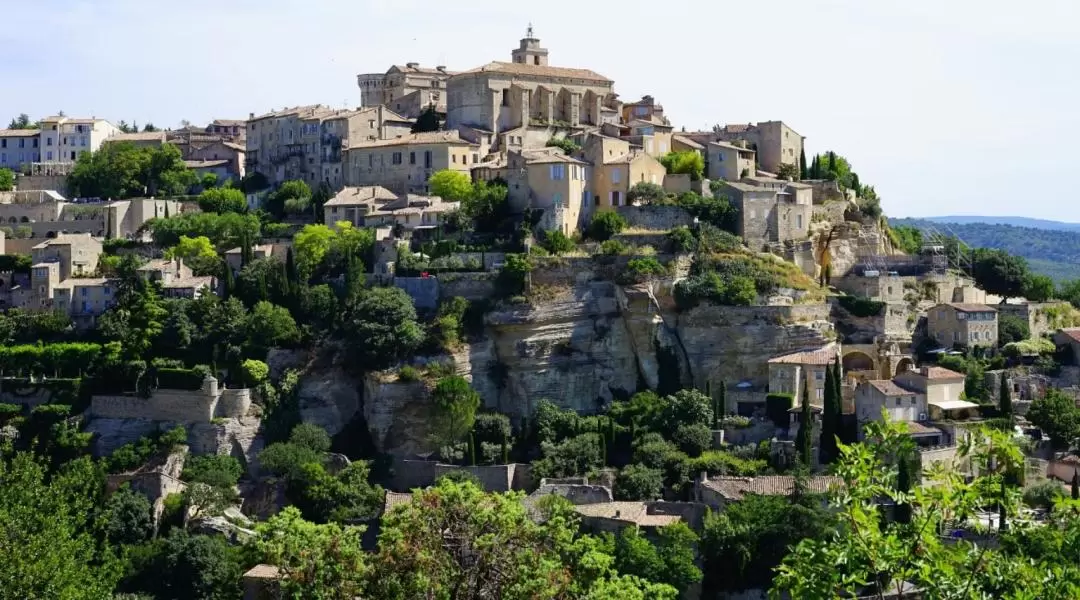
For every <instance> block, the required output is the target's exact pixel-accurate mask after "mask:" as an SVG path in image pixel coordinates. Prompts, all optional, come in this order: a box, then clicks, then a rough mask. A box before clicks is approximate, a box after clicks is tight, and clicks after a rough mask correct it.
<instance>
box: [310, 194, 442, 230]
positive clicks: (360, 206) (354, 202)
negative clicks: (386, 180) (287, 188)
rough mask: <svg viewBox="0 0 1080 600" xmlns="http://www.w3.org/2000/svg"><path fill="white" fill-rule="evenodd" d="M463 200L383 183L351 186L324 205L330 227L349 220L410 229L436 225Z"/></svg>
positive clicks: (430, 227) (356, 225)
mask: <svg viewBox="0 0 1080 600" xmlns="http://www.w3.org/2000/svg"><path fill="white" fill-rule="evenodd" d="M459 205H460V203H458V202H444V201H443V200H442V198H439V197H438V196H420V195H417V194H402V195H398V194H395V193H393V192H391V191H390V190H388V189H386V188H384V187H380V186H362V187H347V188H345V189H343V190H341V191H340V192H338V194H337V195H336V196H334V197H333V198H331V199H330V200H329V201H327V202H326V204H325V205H324V206H323V213H324V217H325V220H326V225H327V226H328V227H335V226H336V225H337V224H338V223H340V222H342V221H345V222H348V223H352V224H353V225H354V226H355V227H393V226H394V225H401V226H402V227H404V228H405V229H406V230H417V229H435V228H436V227H438V226H439V225H441V224H442V223H443V217H444V216H445V215H446V214H447V213H449V212H452V211H454V210H457V209H458V207H459Z"/></svg>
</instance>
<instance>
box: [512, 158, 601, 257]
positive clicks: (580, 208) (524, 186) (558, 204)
mask: <svg viewBox="0 0 1080 600" xmlns="http://www.w3.org/2000/svg"><path fill="white" fill-rule="evenodd" d="M507 163H508V169H507V176H506V181H507V184H508V185H509V188H510V191H509V201H510V205H511V206H512V207H513V208H514V209H515V210H517V211H519V212H520V211H523V210H524V209H526V208H535V209H541V210H543V211H544V216H543V221H542V223H541V225H542V227H543V228H544V229H557V230H559V231H561V232H563V234H565V235H567V236H569V235H572V234H573V233H574V232H576V231H577V230H578V229H579V228H580V227H582V226H583V225H584V216H585V215H586V214H587V213H590V212H591V207H590V205H589V204H588V202H587V197H586V194H587V190H588V180H587V167H588V163H586V162H584V161H581V160H578V159H576V158H573V157H570V156H567V155H566V154H564V153H563V151H562V150H560V149H558V148H544V149H539V150H521V151H511V152H509V153H508V157H507Z"/></svg>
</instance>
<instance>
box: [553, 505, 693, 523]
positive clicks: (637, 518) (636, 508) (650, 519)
mask: <svg viewBox="0 0 1080 600" xmlns="http://www.w3.org/2000/svg"><path fill="white" fill-rule="evenodd" d="M574 511H575V512H577V513H578V514H579V515H581V516H583V517H600V518H605V519H618V520H620V521H627V522H629V523H636V524H637V525H640V526H643V527H663V526H665V525H671V524H672V523H677V522H679V521H680V520H681V518H680V517H679V516H678V515H650V514H649V513H648V505H647V504H646V503H645V502H599V503H597V504H580V505H577V506H574Z"/></svg>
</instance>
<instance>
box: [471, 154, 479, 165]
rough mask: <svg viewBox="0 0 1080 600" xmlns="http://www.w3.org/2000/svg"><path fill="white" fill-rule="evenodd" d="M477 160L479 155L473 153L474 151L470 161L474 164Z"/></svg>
mask: <svg viewBox="0 0 1080 600" xmlns="http://www.w3.org/2000/svg"><path fill="white" fill-rule="evenodd" d="M478 162H480V155H479V154H475V153H474V154H473V155H472V163H473V164H474V165H475V164H476V163H478Z"/></svg>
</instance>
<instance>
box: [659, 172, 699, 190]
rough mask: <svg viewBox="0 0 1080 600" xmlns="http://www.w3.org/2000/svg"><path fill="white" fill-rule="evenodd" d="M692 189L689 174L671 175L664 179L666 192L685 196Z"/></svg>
mask: <svg viewBox="0 0 1080 600" xmlns="http://www.w3.org/2000/svg"><path fill="white" fill-rule="evenodd" d="M691 189H693V188H692V187H691V181H690V175H689V174H687V173H677V174H675V173H669V174H668V175H666V176H665V177H664V191H665V192H668V193H670V194H675V195H679V194H683V193H686V192H689V191H690V190H691Z"/></svg>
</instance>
